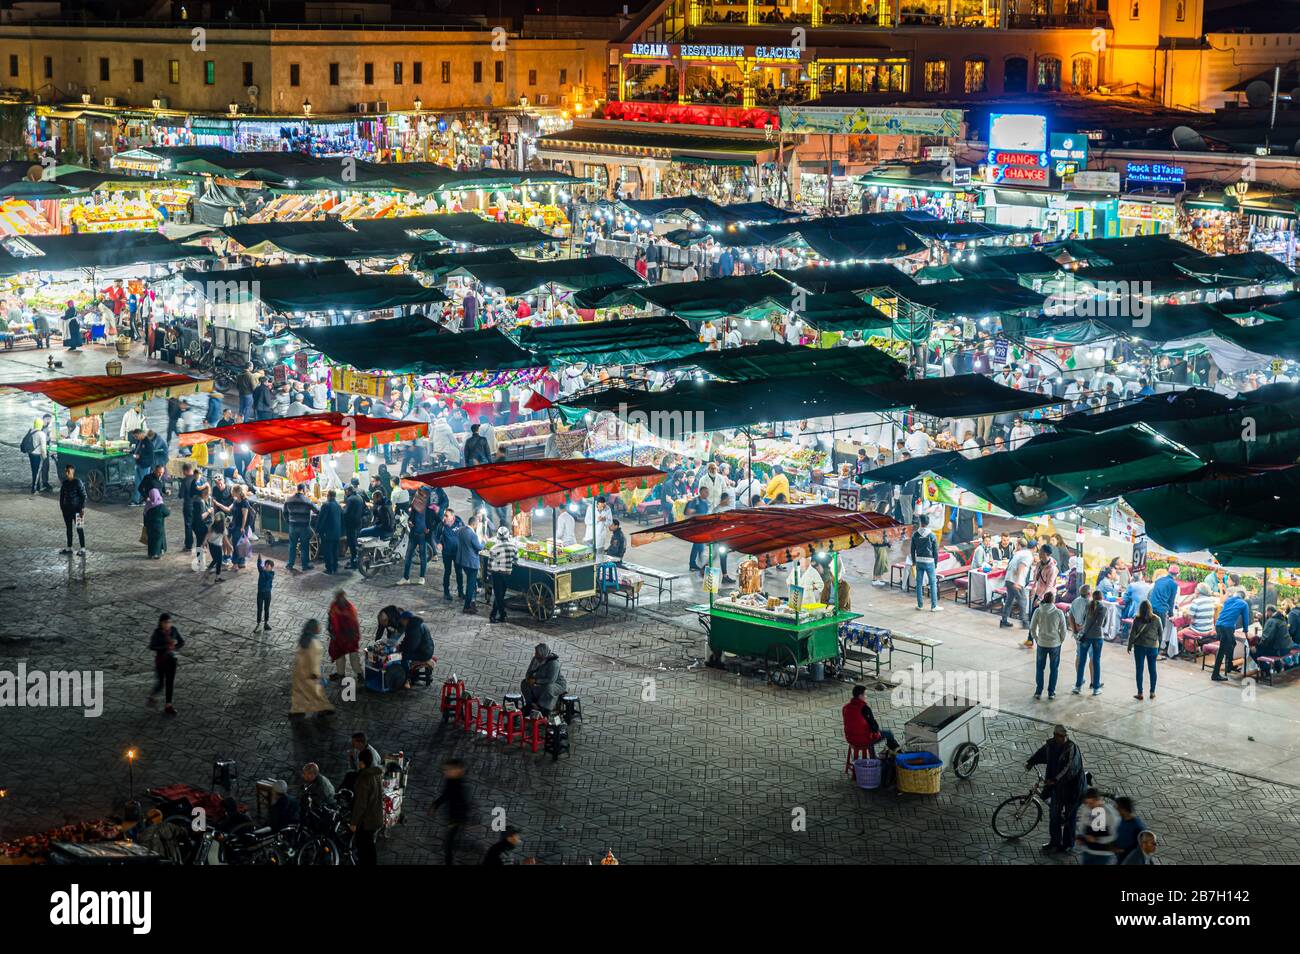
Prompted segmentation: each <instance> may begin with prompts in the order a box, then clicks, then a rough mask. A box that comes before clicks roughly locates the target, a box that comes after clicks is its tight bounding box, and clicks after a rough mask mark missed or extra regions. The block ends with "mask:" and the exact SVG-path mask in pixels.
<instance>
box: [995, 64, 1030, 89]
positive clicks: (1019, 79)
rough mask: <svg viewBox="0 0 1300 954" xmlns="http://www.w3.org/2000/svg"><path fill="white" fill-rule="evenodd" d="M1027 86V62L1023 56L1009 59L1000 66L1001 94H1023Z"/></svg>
mask: <svg viewBox="0 0 1300 954" xmlns="http://www.w3.org/2000/svg"><path fill="white" fill-rule="evenodd" d="M1028 85H1029V61H1028V60H1026V59H1025V58H1024V57H1023V56H1012V57H1009V58H1008V59H1007V61H1006V63H1004V64H1003V66H1002V92H1004V93H1023V92H1026V90H1027V87H1028Z"/></svg>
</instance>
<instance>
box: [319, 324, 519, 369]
mask: <svg viewBox="0 0 1300 954" xmlns="http://www.w3.org/2000/svg"><path fill="white" fill-rule="evenodd" d="M293 333H294V334H295V335H297V336H298V337H299V338H301V339H302V340H303V341H305V342H307V343H308V344H309V345H311V346H312V347H313V348H315V349H316V350H317V351H319V352H320V353H321V354H323V355H325V356H326V357H328V358H329V359H330V360H331V361H336V362H338V363H339V364H346V365H350V366H351V367H354V368H356V369H358V370H359V371H381V372H388V373H391V374H467V373H469V372H472V371H500V370H513V369H517V368H531V367H536V366H537V365H539V364H541V363H543V362H541V361H540V360H539V359H538V358H537V357H535V356H534V355H532V354H530V353H529V352H527V351H525V350H524V349H523V348H521V347H519V345H517V344H515V343H514V341H512V340H511V339H510V338H508V337H507V336H506V335H504V334H502V333H501V332H500V331H498V330H497V329H495V328H485V329H483V330H481V331H462V332H459V333H453V332H450V331H447V330H446V329H445V328H443V327H442V326H441V325H438V324H437V323H435V322H433V321H430V320H429V319H427V318H424V317H422V316H420V315H411V316H408V317H405V318H388V319H385V320H383V321H369V322H362V323H359V324H353V325H333V326H326V327H318V328H310V327H300V328H294V329H293Z"/></svg>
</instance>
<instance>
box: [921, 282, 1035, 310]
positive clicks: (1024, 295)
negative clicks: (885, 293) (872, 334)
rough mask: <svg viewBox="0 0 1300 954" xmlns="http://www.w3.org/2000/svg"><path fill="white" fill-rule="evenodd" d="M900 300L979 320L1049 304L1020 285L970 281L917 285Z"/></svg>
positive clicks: (1016, 283)
mask: <svg viewBox="0 0 1300 954" xmlns="http://www.w3.org/2000/svg"><path fill="white" fill-rule="evenodd" d="M898 293H899V297H900V298H901V299H904V300H906V301H908V302H910V303H911V304H913V305H918V306H921V307H923V308H929V309H932V310H934V311H935V312H937V313H941V314H944V315H955V316H959V317H967V318H978V317H981V316H984V315H1001V314H1006V313H1008V312H1017V311H1028V310H1034V311H1037V310H1039V309H1041V308H1042V307H1043V302H1045V301H1046V300H1047V296H1046V295H1040V294H1039V293H1038V292H1036V291H1033V290H1032V289H1029V288H1026V287H1025V286H1024V285H1021V284H1020V283H1019V282H1016V281H1011V280H1008V279H1000V278H967V279H963V280H962V281H957V282H936V283H934V284H933V285H913V286H912V287H911V288H907V289H900V290H898Z"/></svg>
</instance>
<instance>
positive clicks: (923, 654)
mask: <svg viewBox="0 0 1300 954" xmlns="http://www.w3.org/2000/svg"><path fill="white" fill-rule="evenodd" d="M890 642H891V644H892V645H893V651H894V652H899V653H907V654H908V655H909V656H916V657H917V658H918V659H920V660H921V672H925V664H926V663H927V662H928V663H929V664H930V668H931V669H933V668H934V651H935V650H936V649H938V648H939V647H940V646H942V645H943V640H942V639H935V638H934V637H932V636H906V635H904V634H902V633H893V634H891V636H890ZM909 647H910V648H909ZM891 662H892V654H891Z"/></svg>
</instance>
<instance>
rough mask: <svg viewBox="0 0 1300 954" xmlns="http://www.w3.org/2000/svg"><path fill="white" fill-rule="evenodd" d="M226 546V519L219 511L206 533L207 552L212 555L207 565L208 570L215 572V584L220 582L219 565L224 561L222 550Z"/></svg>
mask: <svg viewBox="0 0 1300 954" xmlns="http://www.w3.org/2000/svg"><path fill="white" fill-rule="evenodd" d="M225 545H226V518H225V516H223V515H222V514H221V513H220V512H219V511H218V513H217V515H216V516H215V517H214V518H213V520H212V529H211V530H209V531H208V552H209V553H211V554H212V562H211V563H209V564H208V569H209V570H211V569H215V570H216V571H217V582H218V583H220V582H221V564H222V561H223V560H224V559H225V556H226V555H225V552H224V548H225Z"/></svg>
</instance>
